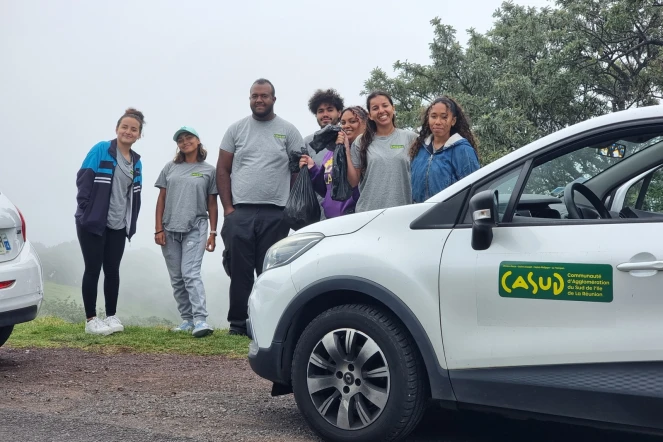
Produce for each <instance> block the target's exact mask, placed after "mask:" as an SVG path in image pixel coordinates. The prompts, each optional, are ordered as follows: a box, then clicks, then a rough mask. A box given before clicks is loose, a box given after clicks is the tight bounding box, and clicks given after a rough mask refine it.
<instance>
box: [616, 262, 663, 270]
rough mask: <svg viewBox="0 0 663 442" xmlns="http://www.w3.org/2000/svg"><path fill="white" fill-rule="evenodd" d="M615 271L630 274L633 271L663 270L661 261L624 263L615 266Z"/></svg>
mask: <svg viewBox="0 0 663 442" xmlns="http://www.w3.org/2000/svg"><path fill="white" fill-rule="evenodd" d="M617 270H620V271H622V272H632V271H634V270H658V271H661V270H663V261H645V262H624V263H621V264H618V265H617Z"/></svg>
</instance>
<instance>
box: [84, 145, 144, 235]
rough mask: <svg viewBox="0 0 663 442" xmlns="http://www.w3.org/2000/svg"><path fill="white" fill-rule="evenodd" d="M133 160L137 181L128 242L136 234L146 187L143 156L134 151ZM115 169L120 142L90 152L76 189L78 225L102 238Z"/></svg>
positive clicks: (95, 147)
mask: <svg viewBox="0 0 663 442" xmlns="http://www.w3.org/2000/svg"><path fill="white" fill-rule="evenodd" d="M131 157H132V160H133V168H134V169H133V172H134V173H133V176H134V182H133V186H132V187H133V188H132V192H133V193H132V195H133V197H132V198H131V224H130V226H129V229H128V231H127V237H128V238H129V239H131V237H132V236H133V235H134V233H136V220H137V219H138V212H139V211H140V193H141V189H142V184H143V174H142V169H143V165H142V163H141V162H140V155H138V154H137V153H136V152H134V151H133V150H132V151H131ZM116 167H117V139H115V140H111V141H101V142H99V143H97V144H96V145H95V146H94V147H93V148H92V149H90V152H88V154H87V156H86V157H85V160H84V161H83V165H82V166H81V169H80V170H79V171H78V174H77V175H76V187H78V194H77V195H76V200H77V202H78V208H77V209H76V215H75V217H76V224H78V225H79V226H81V227H82V228H83V229H85V230H87V231H88V232H91V233H94V234H96V235H102V234H103V233H104V231H105V230H106V224H107V220H108V208H109V206H110V197H111V189H112V187H113V186H112V182H113V176H114V175H115V168H116Z"/></svg>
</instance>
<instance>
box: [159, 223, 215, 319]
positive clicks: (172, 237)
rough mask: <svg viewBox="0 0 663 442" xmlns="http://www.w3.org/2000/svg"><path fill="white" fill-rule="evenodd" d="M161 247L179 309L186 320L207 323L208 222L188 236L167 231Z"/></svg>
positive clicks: (199, 225) (192, 230)
mask: <svg viewBox="0 0 663 442" xmlns="http://www.w3.org/2000/svg"><path fill="white" fill-rule="evenodd" d="M165 233H166V245H165V246H161V251H162V252H163V257H164V258H165V259H166V267H167V268H168V273H169V274H170V285H171V286H172V287H173V296H174V297H175V301H176V302H177V309H178V310H179V311H180V316H181V317H182V320H184V321H193V322H196V321H206V320H207V307H206V301H205V287H203V280H202V278H201V276H200V268H201V266H202V263H203V255H204V254H205V246H206V245H207V219H201V220H199V221H198V222H197V223H196V224H194V226H193V228H192V229H191V230H189V231H188V232H186V233H179V232H169V231H166V232H165Z"/></svg>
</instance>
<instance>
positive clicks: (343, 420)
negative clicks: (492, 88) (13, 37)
mask: <svg viewBox="0 0 663 442" xmlns="http://www.w3.org/2000/svg"><path fill="white" fill-rule="evenodd" d="M661 165H663V106H652V107H646V108H639V109H633V110H628V111H624V112H618V113H613V114H609V115H606V116H602V117H599V118H595V119H592V120H588V121H586V122H583V123H580V124H577V125H575V126H572V127H569V128H566V129H564V130H562V131H560V132H557V133H555V134H552V135H549V136H547V137H544V138H542V139H540V140H537V141H535V142H533V143H531V144H529V145H527V146H525V147H522V148H521V149H518V150H516V151H514V152H512V153H511V154H509V155H507V156H505V157H503V158H501V159H499V160H498V161H495V162H494V163H492V164H489V165H487V166H485V167H483V168H482V169H480V170H479V171H477V172H475V173H473V174H472V175H470V176H468V177H466V178H465V179H463V180H461V181H459V182H457V183H455V184H454V185H452V186H451V187H449V188H447V189H445V190H444V191H442V192H440V193H439V194H437V195H436V196H434V197H433V198H431V199H430V200H428V201H426V202H425V203H422V204H415V205H410V206H404V207H394V208H390V209H386V210H380V211H373V212H366V213H359V214H354V215H348V216H343V217H340V218H334V219H330V220H326V221H323V222H320V223H316V224H314V225H311V226H309V227H307V228H304V229H302V230H300V231H298V232H297V233H296V234H293V235H291V236H289V237H288V238H286V239H284V240H282V241H280V242H279V243H277V244H275V245H274V246H273V247H272V248H271V249H270V250H269V252H268V254H267V257H266V258H265V263H264V272H263V273H262V275H261V276H260V277H259V278H258V279H257V281H256V283H255V285H254V288H253V292H252V294H251V297H250V299H249V321H248V329H249V333H250V336H251V338H252V342H251V344H250V348H249V361H250V364H251V367H252V368H253V370H254V371H255V372H256V373H258V374H259V375H260V376H262V377H264V378H266V379H269V380H271V381H273V382H274V387H273V389H272V394H273V395H276V394H283V393H288V392H294V395H295V399H296V401H297V405H298V407H299V409H300V411H301V412H302V413H303V415H304V416H305V418H306V420H307V421H308V423H309V425H310V426H311V427H312V428H313V429H314V430H315V431H316V432H317V433H318V434H319V435H321V436H322V437H323V438H325V439H327V440H337V441H341V440H343V441H375V440H381V441H383V440H398V439H401V438H404V437H405V436H406V435H407V434H408V433H409V432H410V431H411V430H412V429H413V428H414V427H415V426H416V425H417V423H418V421H419V419H420V417H421V415H422V412H423V409H424V407H425V404H427V403H428V402H429V401H430V400H434V401H440V402H443V403H444V404H446V405H449V406H451V407H454V408H481V409H493V410H498V411H502V412H510V411H518V412H526V413H532V415H533V416H542V415H546V416H547V418H559V419H568V418H573V419H579V420H580V422H584V423H588V424H596V425H599V424H606V423H607V424H610V425H614V424H617V425H620V426H624V427H628V428H632V429H633V428H638V429H646V430H647V431H655V432H656V431H663V273H662V272H661V271H663V239H662V238H663V175H662V174H661V172H660V171H659V170H661V169H659V166H661ZM560 187H561V188H562V189H563V191H560V189H559V188H560Z"/></svg>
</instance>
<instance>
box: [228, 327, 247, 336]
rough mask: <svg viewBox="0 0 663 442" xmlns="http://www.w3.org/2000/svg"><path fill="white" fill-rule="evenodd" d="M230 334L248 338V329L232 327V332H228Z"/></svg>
mask: <svg viewBox="0 0 663 442" xmlns="http://www.w3.org/2000/svg"><path fill="white" fill-rule="evenodd" d="M228 334H229V335H230V336H248V335H247V334H246V329H245V328H239V327H230V330H228Z"/></svg>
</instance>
